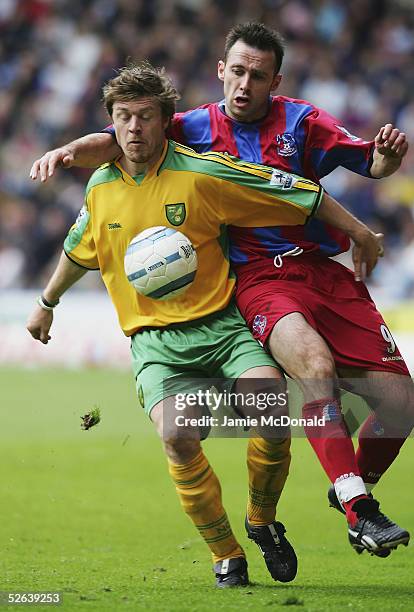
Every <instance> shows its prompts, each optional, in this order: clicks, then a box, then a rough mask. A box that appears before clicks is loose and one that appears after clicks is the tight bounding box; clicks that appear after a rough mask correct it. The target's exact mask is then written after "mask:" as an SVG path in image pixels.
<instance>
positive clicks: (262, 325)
mask: <svg viewBox="0 0 414 612" xmlns="http://www.w3.org/2000/svg"><path fill="white" fill-rule="evenodd" d="M266 325H267V317H265V315H261V314H258V315H256V316H255V318H254V320H253V331H254V332H256V334H258V335H259V336H262V335H263V334H264V330H265V329H266Z"/></svg>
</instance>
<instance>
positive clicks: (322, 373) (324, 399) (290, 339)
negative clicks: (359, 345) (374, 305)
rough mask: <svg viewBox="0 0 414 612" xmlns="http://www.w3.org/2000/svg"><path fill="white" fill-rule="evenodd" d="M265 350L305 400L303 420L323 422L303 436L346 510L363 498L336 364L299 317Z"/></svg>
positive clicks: (286, 321) (284, 324) (284, 322)
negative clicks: (344, 415)
mask: <svg viewBox="0 0 414 612" xmlns="http://www.w3.org/2000/svg"><path fill="white" fill-rule="evenodd" d="M269 349H270V351H271V353H272V355H273V357H274V358H275V359H276V361H277V362H278V363H279V364H280V365H281V366H282V367H283V369H284V370H285V371H286V372H287V373H288V374H289V376H291V377H292V378H293V379H295V380H296V381H297V383H298V385H299V386H300V388H301V389H302V392H303V395H304V406H303V415H304V417H305V418H312V417H317V418H318V419H321V418H322V417H323V418H324V420H325V426H324V427H317V426H307V427H305V432H306V435H307V437H308V439H309V442H310V443H311V445H312V447H313V449H314V451H315V453H316V455H317V456H318V459H319V461H320V463H321V465H322V467H323V468H324V470H325V472H326V473H327V475H328V477H329V479H330V480H331V482H332V483H334V484H335V489H337V492H338V494H339V495H340V497H341V501H342V502H344V504H345V507H346V508H347V509H348V512H347V514H349V516H348V519H349V520H350V519H351V507H352V505H353V503H354V501H356V499H357V498H360V497H366V490H365V486H364V483H363V481H362V479H361V478H360V476H359V473H358V469H357V464H356V460H355V451H354V447H353V444H352V440H351V438H350V436H349V432H348V430H347V427H346V425H345V422H344V420H343V416H342V412H341V405H340V401H339V394H338V381H337V377H336V370H335V364H334V361H333V358H332V355H331V353H330V350H329V348H328V346H327V344H326V342H325V341H324V339H323V338H322V337H321V336H320V335H319V334H318V333H317V332H316V330H314V329H313V327H311V326H310V325H309V324H308V322H307V321H306V319H305V318H304V317H303V316H302V315H301V314H300V313H298V312H294V313H291V314H288V315H286V316H285V317H283V318H282V319H280V320H279V321H278V322H277V323H276V325H275V326H274V328H273V330H272V333H271V335H270V338H269Z"/></svg>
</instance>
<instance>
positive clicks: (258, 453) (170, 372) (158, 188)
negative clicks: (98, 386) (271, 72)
mask: <svg viewBox="0 0 414 612" xmlns="http://www.w3.org/2000/svg"><path fill="white" fill-rule="evenodd" d="M103 91H104V102H105V106H106V108H107V110H108V112H109V114H110V115H111V117H112V121H113V124H114V126H115V130H116V135H117V140H118V143H119V144H120V146H121V149H122V156H121V157H120V159H119V160H117V161H115V162H113V163H109V164H105V165H104V166H101V168H99V169H98V170H97V171H96V172H95V173H94V174H93V175H92V177H91V179H90V181H89V184H88V186H87V190H86V199H85V205H84V207H83V209H82V211H81V213H80V215H79V217H78V219H77V221H76V223H75V224H74V226H73V227H72V228H71V229H70V231H69V234H68V236H67V238H66V240H65V243H64V252H63V253H62V256H61V259H60V261H59V263H58V265H57V268H56V270H55V272H54V273H53V275H52V277H51V279H50V280H49V282H48V283H47V286H46V288H45V290H44V292H43V295H42V296H41V297H39V299H38V303H37V305H36V306H35V309H34V310H33V312H32V314H31V316H30V318H29V320H28V324H27V328H28V330H29V332H30V333H31V334H32V336H33V337H34V338H35V339H37V340H40V341H41V342H43V343H44V344H47V343H48V341H49V340H50V335H49V331H50V327H51V325H52V321H53V308H54V307H55V306H56V305H57V304H58V303H59V299H60V297H61V296H62V295H63V294H64V292H65V291H66V290H67V289H69V287H71V286H72V285H73V284H74V283H75V282H76V281H78V280H79V279H80V278H81V277H82V276H83V275H84V274H85V273H86V272H87V270H89V269H99V270H100V273H101V275H102V278H103V281H104V283H105V285H106V288H107V290H108V293H109V295H110V297H111V299H112V301H113V303H114V305H115V308H116V310H117V313H118V318H119V322H120V326H121V328H122V330H123V331H124V333H125V334H126V335H127V336H130V337H131V340H132V358H133V365H134V371H135V376H136V380H137V388H138V390H139V398H140V403H141V405H142V406H143V407H144V410H145V412H146V413H147V414H148V415H150V417H151V420H152V421H153V423H154V425H155V427H156V429H157V431H158V433H159V434H160V436H161V437H162V438H163V445H164V449H165V452H166V455H167V457H168V462H169V470H170V474H171V476H172V479H173V481H174V483H175V486H176V489H177V493H178V495H179V497H180V500H181V503H182V506H183V508H184V510H185V512H186V513H187V514H188V515H189V517H190V518H191V520H192V521H193V523H194V525H195V526H196V528H197V529H198V530H199V532H200V534H201V536H202V537H203V538H204V540H205V542H206V543H207V545H208V546H209V548H210V550H211V553H212V556H213V562H214V571H215V573H216V584H217V586H219V587H228V586H242V585H245V584H247V582H248V575H247V562H246V559H245V554H244V551H243V549H242V548H241V546H240V544H239V543H238V542H237V540H236V539H235V537H234V535H233V532H232V530H231V527H230V524H229V522H228V519H227V515H226V512H225V510H224V508H223V505H222V501H221V490H220V484H219V481H218V479H217V477H216V476H215V474H214V472H213V470H212V468H211V466H210V465H209V463H208V461H207V459H206V457H205V455H204V453H203V450H202V448H201V445H200V437H199V436H197V435H196V436H194V435H188V436H182V435H179V432H178V427H176V430H175V431H174V426H173V425H171V423H170V428H169V432H168V435H163V418H165V417H168V415H166V414H165V412H166V411H167V410H168V409H170V407H171V404H169V402H168V401H167V397H166V393H167V391H166V386H165V384H164V383H165V381H169V380H171V379H172V378H173V379H174V381H175V382H177V380H178V381H179V380H180V379H182V380H183V382H184V379H186V378H188V376H189V373H190V374H191V376H198V377H199V378H202V377H205V378H206V379H208V377H214V378H225V379H235V380H236V381H237V382H236V387H237V383H238V382H239V381H240V380H242V379H246V378H247V379H268V380H269V383H272V382H274V384H277V382H276V381H278V380H279V377H278V376H277V375H276V373H277V370H276V364H275V363H274V361H273V360H272V359H271V357H270V356H269V355H268V354H267V353H266V352H265V351H264V350H263V349H262V348H261V347H260V346H259V344H258V343H257V342H256V341H255V340H254V339H253V338H252V336H251V335H250V332H249V331H248V329H247V327H246V325H245V323H244V321H243V319H242V318H241V316H240V314H239V312H238V310H237V308H236V307H235V305H234V302H233V301H232V295H233V291H234V286H235V279H234V277H233V275H232V274H231V271H230V266H229V261H228V258H227V249H226V243H227V234H226V225H228V224H232V225H239V226H244V227H249V226H256V225H263V226H266V225H267V226H272V225H273V226H274V225H298V224H303V223H305V222H306V220H307V218H309V217H310V216H311V215H314V214H315V215H317V216H318V218H320V219H322V220H326V221H329V222H330V223H331V224H333V225H335V226H336V227H338V228H340V229H342V230H344V231H346V232H347V233H348V234H349V235H350V236H351V237H352V238H353V239H354V241H355V243H356V255H355V258H356V262H357V266H358V267H361V266H362V264H363V263H365V264H366V265H367V268H368V271H369V270H370V269H372V267H373V266H374V265H375V263H376V259H377V256H378V251H379V249H380V243H379V241H378V238H377V237H376V235H375V234H373V233H372V232H370V230H369V229H368V228H366V227H365V226H364V225H363V224H361V223H360V222H359V221H357V220H356V219H355V218H354V217H352V215H350V214H349V213H347V212H346V211H345V210H344V209H343V208H342V207H341V206H339V204H337V203H336V202H335V201H334V200H332V198H330V197H329V196H327V195H326V194H324V192H323V190H322V188H321V187H320V186H318V185H315V184H314V183H313V182H311V181H309V180H305V179H301V178H300V177H295V176H293V175H286V179H287V180H286V181H285V182H284V183H283V184H281V182H280V180H279V179H280V176H279V175H280V173H279V175H278V180H275V178H274V174H273V170H272V169H271V168H267V167H264V166H256V165H254V164H250V163H245V162H241V161H238V160H234V159H233V158H230V157H229V156H227V155H224V154H217V153H205V154H197V153H195V152H194V151H192V150H191V149H188V148H186V147H183V146H181V145H178V144H176V143H174V142H172V141H168V140H167V139H166V137H165V129H166V128H167V126H168V124H169V121H170V119H171V117H172V115H173V114H174V110H175V101H176V100H177V98H178V94H177V92H176V90H175V89H174V87H173V86H172V84H171V82H170V80H169V79H168V77H167V76H166V75H165V74H164V73H163V71H158V70H156V69H154V68H152V67H151V66H150V65H149V64H147V63H143V64H140V65H137V66H130V67H128V68H124V69H122V70H121V71H120V72H119V74H118V76H116V77H115V78H114V79H112V80H111V81H110V82H109V83H108V84H107V85H106V86H105V87H104V90H103ZM177 202H180V203H183V204H184V210H185V215H184V214H183V215H182V223H181V224H180V230H181V229H182V231H183V233H185V234H186V235H187V236H188V237H189V238H190V240H191V242H192V243H193V245H194V246H195V248H196V250H197V254H198V261H199V268H198V271H197V275H196V278H195V280H194V282H193V284H192V285H191V286H190V287H189V288H188V289H187V291H186V292H185V293H184V294H182V295H179V296H177V297H174V298H171V299H170V300H166V301H157V300H153V299H151V298H148V297H145V296H142V295H139V294H138V293H137V292H136V291H135V289H134V288H133V287H132V286H131V285H130V283H129V282H128V279H127V277H126V275H125V272H124V266H123V261H124V255H125V251H126V249H127V247H128V244H129V242H130V241H131V239H132V238H133V237H134V236H135V235H136V234H138V233H139V232H141V231H142V230H144V229H146V228H148V227H152V226H158V225H171V223H170V220H169V216H168V214H167V213H168V205H169V204H174V203H177ZM166 207H167V208H166ZM174 223H176V221H174ZM206 343H207V345H206ZM206 346H207V347H208V352H207V350H206ZM165 422H166V421H165ZM164 433H165V432H164ZM289 462H290V455H289V439H288V438H282V439H277V438H270V439H267V438H261V437H256V438H252V439H251V440H250V441H249V447H248V469H249V499H248V507H247V522H248V525H249V526H250V527H251V529H253V530H256V531H257V530H258V531H257V533H258V534H259V536H260V537H258V538H255V541H256V542H257V541H258V540H259V542H260V548H261V549H262V552H263V555H264V558H265V562H266V565H267V567H268V569H269V571H270V573H271V575H272V577H273V578H274V579H275V580H280V581H282V582H288V581H290V580H292V579H293V578H294V577H295V575H296V568H297V560H296V555H295V553H294V550H293V548H292V547H291V545H290V543H289V542H288V540H287V539H286V537H285V536H284V533H285V529H284V526H283V525H282V523H280V522H276V521H275V520H274V519H275V508H276V504H277V501H278V499H279V496H280V493H281V491H282V489H283V486H284V483H285V480H286V477H287V474H288V468H289Z"/></svg>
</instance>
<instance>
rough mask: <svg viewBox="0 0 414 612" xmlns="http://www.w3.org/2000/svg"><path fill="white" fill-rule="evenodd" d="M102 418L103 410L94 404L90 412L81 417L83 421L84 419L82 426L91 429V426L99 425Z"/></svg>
mask: <svg viewBox="0 0 414 612" xmlns="http://www.w3.org/2000/svg"><path fill="white" fill-rule="evenodd" d="M100 420H101V411H100V409H99V408H98V406H94V407H93V408H92V410H91V411H90V412H88V413H87V414H85V415H84V416H83V417H81V421H82V424H81V428H82V429H84V430H85V431H86V430H87V429H90V428H91V427H94V426H95V425H98V423H99V422H100Z"/></svg>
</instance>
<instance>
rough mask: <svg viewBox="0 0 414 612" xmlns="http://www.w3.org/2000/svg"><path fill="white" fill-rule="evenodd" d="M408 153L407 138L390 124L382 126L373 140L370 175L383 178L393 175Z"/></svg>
mask: <svg viewBox="0 0 414 612" xmlns="http://www.w3.org/2000/svg"><path fill="white" fill-rule="evenodd" d="M407 151H408V142H407V136H406V135H405V134H404V132H400V130H399V129H398V128H394V127H393V125H392V124H391V123H387V124H386V125H384V126H383V127H382V128H381V129H380V131H379V132H378V134H377V135H376V136H375V140H374V152H373V155H372V165H371V168H370V170H369V171H370V174H371V176H372V177H374V178H383V177H385V176H390V175H391V174H394V172H395V171H396V170H398V168H399V167H400V166H401V162H402V160H403V158H404V156H405V155H406V154H407Z"/></svg>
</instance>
